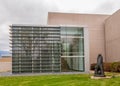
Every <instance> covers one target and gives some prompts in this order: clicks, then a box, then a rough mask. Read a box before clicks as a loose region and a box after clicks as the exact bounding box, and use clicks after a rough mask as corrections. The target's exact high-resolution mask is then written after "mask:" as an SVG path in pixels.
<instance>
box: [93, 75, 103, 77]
mask: <svg viewBox="0 0 120 86" xmlns="http://www.w3.org/2000/svg"><path fill="white" fill-rule="evenodd" d="M94 77H105V75H94Z"/></svg>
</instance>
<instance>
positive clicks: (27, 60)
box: [11, 25, 84, 73]
mask: <svg viewBox="0 0 120 86" xmlns="http://www.w3.org/2000/svg"><path fill="white" fill-rule="evenodd" d="M83 32H84V31H83V28H81V27H56V26H54V27H49V26H45V27H42V26H17V25H13V26H11V34H12V36H11V37H12V72H13V73H33V72H61V71H66V72H69V71H84V34H83Z"/></svg>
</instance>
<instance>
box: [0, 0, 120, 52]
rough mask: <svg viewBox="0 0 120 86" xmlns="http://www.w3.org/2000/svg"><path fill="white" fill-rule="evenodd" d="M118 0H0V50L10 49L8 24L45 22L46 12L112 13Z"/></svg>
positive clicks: (42, 23) (119, 1)
mask: <svg viewBox="0 0 120 86" xmlns="http://www.w3.org/2000/svg"><path fill="white" fill-rule="evenodd" d="M119 8H120V0H0V50H3V51H9V50H10V47H9V46H10V44H9V43H10V41H9V39H10V37H9V36H10V34H9V32H10V31H9V29H10V28H9V25H12V24H37V25H38V24H39V25H46V24H47V15H48V12H65V13H66V12H67V13H84V14H85V13H86V14H109V15H111V14H113V13H114V12H115V11H117V10H118V9H119Z"/></svg>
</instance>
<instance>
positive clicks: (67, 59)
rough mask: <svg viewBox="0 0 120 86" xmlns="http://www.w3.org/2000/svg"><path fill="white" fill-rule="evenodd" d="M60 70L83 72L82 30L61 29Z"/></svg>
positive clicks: (72, 28) (75, 28) (74, 28)
mask: <svg viewBox="0 0 120 86" xmlns="http://www.w3.org/2000/svg"><path fill="white" fill-rule="evenodd" d="M61 68H62V71H84V34H83V28H78V27H62V28H61Z"/></svg>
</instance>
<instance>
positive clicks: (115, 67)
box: [111, 62, 120, 72]
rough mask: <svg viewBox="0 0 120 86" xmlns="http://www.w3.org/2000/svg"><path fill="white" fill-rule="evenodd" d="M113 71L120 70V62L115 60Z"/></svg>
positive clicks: (112, 65) (112, 66)
mask: <svg viewBox="0 0 120 86" xmlns="http://www.w3.org/2000/svg"><path fill="white" fill-rule="evenodd" d="M111 71H112V72H120V62H113V63H112V64H111Z"/></svg>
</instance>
